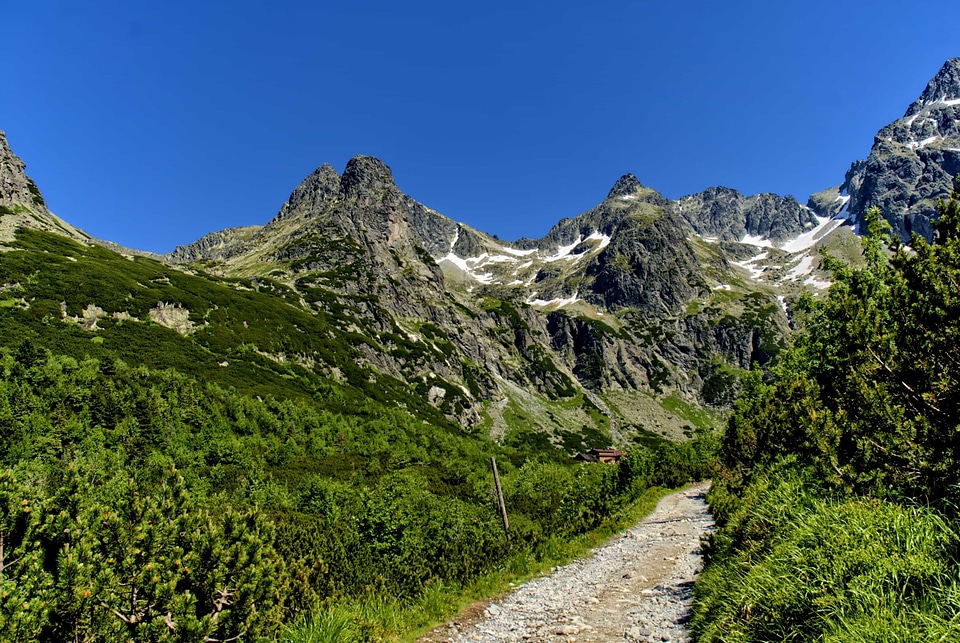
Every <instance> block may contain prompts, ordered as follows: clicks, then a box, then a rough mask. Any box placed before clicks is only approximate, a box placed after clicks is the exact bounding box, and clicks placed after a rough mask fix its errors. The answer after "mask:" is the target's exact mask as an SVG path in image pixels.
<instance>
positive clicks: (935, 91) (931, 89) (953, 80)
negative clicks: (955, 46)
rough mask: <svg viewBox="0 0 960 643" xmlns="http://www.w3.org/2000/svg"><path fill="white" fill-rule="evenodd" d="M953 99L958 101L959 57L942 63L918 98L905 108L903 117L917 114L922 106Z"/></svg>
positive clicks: (959, 89)
mask: <svg viewBox="0 0 960 643" xmlns="http://www.w3.org/2000/svg"><path fill="white" fill-rule="evenodd" d="M953 101H960V57H958V58H951V59H949V60H947V61H946V62H945V63H943V67H941V68H940V71H938V72H937V74H936V75H935V76H934V77H933V78H932V79H931V80H930V82H929V83H927V87H926V89H924V90H923V93H922V94H920V98H918V99H917V100H915V101H914V102H913V104H911V105H910V107H909V108H907V113H906V114H904V118H906V117H909V116H913V115H914V114H917V113H918V112H920V110H922V109H923V108H924V107H928V106H930V105H936V104H937V103H951V104H953ZM957 104H960V103H957Z"/></svg>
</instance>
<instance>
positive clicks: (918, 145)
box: [907, 136, 940, 150]
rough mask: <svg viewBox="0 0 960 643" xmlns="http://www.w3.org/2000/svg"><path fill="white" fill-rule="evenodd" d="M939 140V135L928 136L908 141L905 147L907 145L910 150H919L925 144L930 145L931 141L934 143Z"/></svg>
mask: <svg viewBox="0 0 960 643" xmlns="http://www.w3.org/2000/svg"><path fill="white" fill-rule="evenodd" d="M939 140H940V137H939V136H928V137H927V138H925V139H923V140H922V141H910V142H909V143H907V147H909V148H910V149H911V150H921V149H923V148H925V147H926V146H927V145H930V144H931V143H934V142H936V141H939Z"/></svg>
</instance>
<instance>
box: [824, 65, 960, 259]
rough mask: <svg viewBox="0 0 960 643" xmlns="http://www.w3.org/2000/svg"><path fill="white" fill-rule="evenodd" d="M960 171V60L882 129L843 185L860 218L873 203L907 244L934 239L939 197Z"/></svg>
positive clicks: (946, 195)
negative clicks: (914, 238) (914, 239)
mask: <svg viewBox="0 0 960 643" xmlns="http://www.w3.org/2000/svg"><path fill="white" fill-rule="evenodd" d="M958 174H960V58H952V59H950V60H948V61H947V62H946V63H944V65H943V67H942V68H941V69H940V71H939V72H938V73H937V75H936V76H934V78H933V79H932V80H931V81H930V82H929V83H928V84H927V87H926V89H925V90H924V91H923V93H922V94H921V95H920V97H919V98H918V99H917V100H916V101H914V102H913V103H912V104H911V105H910V107H909V108H908V109H907V111H906V113H905V114H904V116H903V118H900V119H898V120H896V121H894V122H893V123H890V124H889V125H887V126H886V127H884V128H883V129H881V130H880V132H879V133H878V134H877V136H876V138H875V139H874V143H873V148H872V149H871V150H870V155H869V156H868V157H867V159H866V161H858V162H856V163H854V164H853V165H852V166H851V168H850V171H849V172H848V173H847V176H846V180H845V182H844V185H843V186H842V190H845V191H846V192H847V193H848V194H849V195H850V206H849V207H850V212H851V214H852V215H853V216H855V217H857V218H858V220H860V221H862V220H863V214H864V213H865V212H866V211H867V210H868V209H870V208H871V207H874V206H876V207H878V208H880V211H881V213H882V214H883V217H884V218H885V219H886V220H887V221H888V222H889V223H890V225H891V227H892V228H893V231H894V233H895V234H896V235H898V236H899V237H900V238H901V239H902V240H903V241H904V242H909V241H910V236H911V234H912V233H916V234H919V235H920V236H923V237H926V238H927V239H931V238H932V237H933V227H932V226H931V224H930V221H931V219H934V218H936V216H937V199H941V198H946V197H948V196H949V194H950V191H951V189H952V188H953V181H954V177H956V176H957V175H958Z"/></svg>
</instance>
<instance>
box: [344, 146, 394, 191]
mask: <svg viewBox="0 0 960 643" xmlns="http://www.w3.org/2000/svg"><path fill="white" fill-rule="evenodd" d="M340 186H341V188H342V189H343V192H344V194H347V195H350V194H354V193H358V192H375V191H380V190H385V189H389V190H396V189H397V185H396V183H394V181H393V172H392V171H391V170H390V168H389V167H388V166H387V164H386V163H384V162H383V161H381V160H380V159H378V158H376V157H374V156H361V155H358V156H354V157H353V158H352V159H350V160H349V161H348V162H347V167H346V169H345V170H344V171H343V177H341V179H340Z"/></svg>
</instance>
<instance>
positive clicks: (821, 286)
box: [803, 277, 832, 290]
mask: <svg viewBox="0 0 960 643" xmlns="http://www.w3.org/2000/svg"><path fill="white" fill-rule="evenodd" d="M803 283H804V285H806V286H811V287H812V288H816V289H817V290H826V289H827V288H829V287H830V286H831V285H832V284H831V283H830V282H829V281H819V280H818V279H815V278H814V277H807V278H806V279H805V280H804V282H803Z"/></svg>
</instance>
